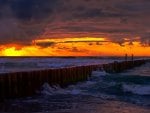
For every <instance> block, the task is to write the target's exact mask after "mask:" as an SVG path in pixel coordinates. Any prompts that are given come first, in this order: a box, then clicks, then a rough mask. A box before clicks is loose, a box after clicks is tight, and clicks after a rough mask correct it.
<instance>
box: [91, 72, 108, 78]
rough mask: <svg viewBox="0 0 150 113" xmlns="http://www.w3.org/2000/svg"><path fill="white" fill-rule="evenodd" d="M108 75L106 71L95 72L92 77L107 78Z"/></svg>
mask: <svg viewBox="0 0 150 113" xmlns="http://www.w3.org/2000/svg"><path fill="white" fill-rule="evenodd" d="M106 74H107V73H106V72H105V71H93V72H92V76H95V77H99V76H105V75H106Z"/></svg>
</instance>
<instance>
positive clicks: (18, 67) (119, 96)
mask: <svg viewBox="0 0 150 113" xmlns="http://www.w3.org/2000/svg"><path fill="white" fill-rule="evenodd" d="M140 59H141V58H140ZM123 60H124V59H123V58H118V57H107V58H106V57H103V58H101V57H90V58H87V57H86V58H85V57H82V58H77V57H68V58H66V57H65V58H0V73H6V72H14V71H22V70H27V71H28V70H39V69H45V68H60V67H69V66H79V65H90V64H104V63H110V62H114V61H123ZM5 112H7V113H150V62H147V63H146V64H143V65H142V66H140V67H136V68H133V69H130V70H126V71H124V72H122V73H113V74H110V73H106V72H105V71H98V70H97V71H93V72H92V76H91V77H90V78H88V80H87V81H84V82H78V83H77V84H74V85H70V86H68V87H66V88H61V87H60V86H59V85H56V86H53V87H51V86H49V84H48V83H44V84H43V86H41V90H40V91H38V92H37V94H36V95H34V96H31V97H26V98H16V99H9V100H5V101H3V102H0V113H5Z"/></svg>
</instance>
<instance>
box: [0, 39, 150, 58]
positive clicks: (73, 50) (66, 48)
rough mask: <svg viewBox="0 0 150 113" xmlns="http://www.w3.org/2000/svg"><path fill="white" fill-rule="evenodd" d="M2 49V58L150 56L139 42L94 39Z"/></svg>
mask: <svg viewBox="0 0 150 113" xmlns="http://www.w3.org/2000/svg"><path fill="white" fill-rule="evenodd" d="M39 43H40V44H39ZM49 43H50V45H47V44H49ZM51 43H52V44H51ZM0 48H2V49H1V51H0V55H1V56H124V54H126V53H127V54H129V55H131V54H134V55H135V56H150V52H149V51H150V47H148V46H147V47H145V46H142V45H141V43H140V42H139V41H135V42H132V44H130V42H128V40H127V41H126V42H124V43H122V44H121V45H120V44H118V43H114V42H111V41H109V40H107V39H106V38H92V37H91V38H89V37H86V38H64V39H61V38H58V39H43V40H42V39H40V40H34V41H32V45H28V46H26V45H24V46H23V45H22V47H21V46H19V45H16V44H9V46H8V45H6V46H5V45H3V46H1V47H0Z"/></svg>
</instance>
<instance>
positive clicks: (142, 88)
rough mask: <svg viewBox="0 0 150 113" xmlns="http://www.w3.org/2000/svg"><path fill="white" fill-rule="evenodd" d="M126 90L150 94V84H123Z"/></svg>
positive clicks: (139, 93)
mask: <svg viewBox="0 0 150 113" xmlns="http://www.w3.org/2000/svg"><path fill="white" fill-rule="evenodd" d="M123 91H124V92H131V93H133V94H138V95H150V85H128V84H123Z"/></svg>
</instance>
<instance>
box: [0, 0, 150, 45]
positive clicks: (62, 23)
mask: <svg viewBox="0 0 150 113" xmlns="http://www.w3.org/2000/svg"><path fill="white" fill-rule="evenodd" d="M149 13H150V1H149V0H0V43H6V42H7V43H10V42H19V43H23V44H25V43H27V44H28V43H29V44H30V42H31V40H34V39H35V38H39V37H42V38H45V37H49V38H53V37H60V38H61V37H62V38H63V37H82V36H84V37H86V36H87V37H88V36H96V37H109V39H110V40H112V41H113V42H117V43H119V44H122V43H123V42H124V41H125V40H124V38H130V40H131V42H132V41H134V40H135V39H136V37H140V38H139V40H141V42H142V43H149V40H150V37H149V32H150V31H149V28H150V22H149V20H150V16H149ZM136 40H137V39H136Z"/></svg>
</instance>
